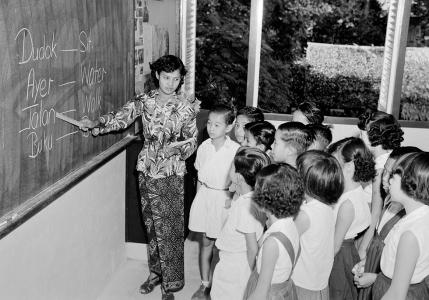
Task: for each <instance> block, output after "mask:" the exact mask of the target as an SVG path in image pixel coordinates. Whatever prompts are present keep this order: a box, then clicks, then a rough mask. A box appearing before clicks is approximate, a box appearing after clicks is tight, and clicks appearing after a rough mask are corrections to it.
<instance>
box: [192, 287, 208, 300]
mask: <svg viewBox="0 0 429 300" xmlns="http://www.w3.org/2000/svg"><path fill="white" fill-rule="evenodd" d="M210 290H211V288H209V287H206V286H205V285H204V284H201V285H200V287H199V288H198V290H197V291H196V292H195V293H194V294H193V295H192V298H191V300H210Z"/></svg>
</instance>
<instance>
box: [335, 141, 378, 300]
mask: <svg viewBox="0 0 429 300" xmlns="http://www.w3.org/2000/svg"><path fill="white" fill-rule="evenodd" d="M329 152H330V153H332V154H333V155H334V157H336V158H337V160H338V162H339V163H340V165H341V167H342V170H343V175H344V193H343V194H342V195H341V197H340V199H339V200H338V202H337V204H335V206H334V218H335V219H336V222H335V233H334V254H335V258H334V264H333V267H332V272H331V276H330V278H329V294H330V299H331V300H356V299H357V288H356V286H355V285H354V282H353V274H352V269H353V266H354V265H355V264H356V263H358V262H359V261H360V258H359V254H358V252H357V249H356V247H355V239H356V237H357V236H358V235H359V234H360V233H362V232H363V231H364V230H365V229H367V228H368V226H369V225H370V223H371V212H370V209H369V206H368V200H367V198H369V197H370V195H369V194H367V193H366V192H365V191H364V190H363V188H362V185H361V182H368V181H370V180H372V179H373V178H374V176H375V162H374V157H373V156H372V154H371V152H370V151H369V150H368V148H367V147H366V146H365V144H364V142H363V141H362V140H361V139H359V138H356V137H350V138H345V139H342V140H340V141H338V142H336V143H334V144H332V145H331V147H330V148H329Z"/></svg>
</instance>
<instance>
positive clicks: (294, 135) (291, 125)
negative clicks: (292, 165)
mask: <svg viewBox="0 0 429 300" xmlns="http://www.w3.org/2000/svg"><path fill="white" fill-rule="evenodd" d="M277 130H278V131H279V132H280V133H281V137H280V138H281V139H282V140H283V141H284V142H286V143H288V144H289V145H291V146H292V147H294V148H295V149H296V152H297V153H298V155H299V154H301V153H303V152H305V151H307V149H308V147H309V146H310V145H311V144H312V143H313V141H314V132H313V131H312V130H310V129H309V128H308V127H307V126H305V125H304V124H302V123H301V122H286V123H283V124H280V126H279V127H278V129H277Z"/></svg>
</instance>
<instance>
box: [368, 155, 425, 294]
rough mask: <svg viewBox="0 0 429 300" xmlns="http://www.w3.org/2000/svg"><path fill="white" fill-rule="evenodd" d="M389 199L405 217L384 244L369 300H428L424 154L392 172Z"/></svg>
mask: <svg viewBox="0 0 429 300" xmlns="http://www.w3.org/2000/svg"><path fill="white" fill-rule="evenodd" d="M390 196H391V197H392V201H395V202H398V203H400V204H402V205H403V207H404V208H405V213H406V214H405V216H404V217H403V218H402V219H401V220H400V221H399V222H398V223H397V224H396V225H395V226H394V227H393V228H392V230H391V231H390V233H389V235H388V236H387V237H386V239H385V241H384V242H385V246H384V248H383V253H382V254H381V260H380V268H381V273H379V274H378V276H377V279H376V281H375V283H374V286H373V297H372V299H374V300H379V299H382V300H387V299H401V300H402V299H407V300H414V299H415V300H417V299H429V291H428V288H427V286H426V284H425V277H427V276H428V275H429V230H428V229H429V153H428V152H421V153H418V154H416V155H410V156H408V157H407V158H405V159H404V161H403V163H402V164H401V166H398V167H397V168H396V169H395V170H394V171H393V176H392V177H391V179H390ZM426 280H427V279H426Z"/></svg>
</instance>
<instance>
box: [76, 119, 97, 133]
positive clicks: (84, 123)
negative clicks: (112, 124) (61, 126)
mask: <svg viewBox="0 0 429 300" xmlns="http://www.w3.org/2000/svg"><path fill="white" fill-rule="evenodd" d="M80 124H81V126H80V127H79V129H80V130H83V131H88V130H92V129H94V128H95V127H97V126H98V125H99V123H98V122H94V121H92V120H90V119H88V118H87V117H84V118H82V119H81V120H80Z"/></svg>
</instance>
